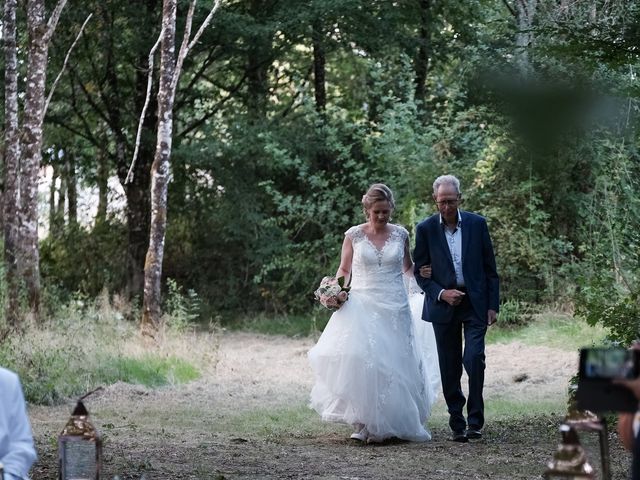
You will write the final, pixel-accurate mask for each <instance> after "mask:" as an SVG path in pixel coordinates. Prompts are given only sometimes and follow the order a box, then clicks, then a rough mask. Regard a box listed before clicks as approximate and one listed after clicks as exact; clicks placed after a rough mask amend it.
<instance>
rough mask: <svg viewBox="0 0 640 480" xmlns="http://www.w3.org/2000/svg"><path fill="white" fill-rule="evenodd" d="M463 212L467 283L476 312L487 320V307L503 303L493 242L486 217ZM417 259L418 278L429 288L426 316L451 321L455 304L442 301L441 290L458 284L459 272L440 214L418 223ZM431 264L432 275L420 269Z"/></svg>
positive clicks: (425, 317)
mask: <svg viewBox="0 0 640 480" xmlns="http://www.w3.org/2000/svg"><path fill="white" fill-rule="evenodd" d="M459 212H460V216H461V229H462V274H463V275H464V282H465V287H466V289H467V295H468V296H469V299H470V300H471V305H472V306H473V309H474V312H475V313H476V316H477V317H478V318H479V319H480V321H482V322H485V323H486V321H487V310H490V309H491V310H495V311H496V312H497V311H498V308H499V303H500V300H499V299H500V293H499V284H500V283H499V278H498V272H497V270H496V260H495V256H494V253H493V244H492V243H491V237H490V236H489V228H488V227H487V222H486V220H485V219H484V217H482V216H480V215H477V214H475V213H471V212H465V211H462V210H459ZM413 261H414V263H415V268H414V275H415V277H416V281H417V282H418V285H420V287H421V288H422V290H423V291H424V292H425V301H424V307H423V310H422V319H423V320H427V321H429V322H433V323H446V322H448V321H449V320H450V319H451V318H452V316H453V307H452V306H450V305H449V304H448V303H447V302H444V301H438V294H439V293H440V291H441V290H442V289H449V288H456V274H455V270H454V267H453V260H452V259H451V253H450V251H449V246H448V244H447V239H446V237H445V233H444V225H442V224H441V223H440V214H435V215H432V216H430V217H429V218H427V219H426V220H424V221H422V222H421V223H419V224H418V226H417V227H416V247H415V250H414V252H413ZM427 264H430V265H431V268H432V273H431V278H430V279H429V278H423V277H421V276H420V272H419V270H418V269H419V267H421V266H422V265H427Z"/></svg>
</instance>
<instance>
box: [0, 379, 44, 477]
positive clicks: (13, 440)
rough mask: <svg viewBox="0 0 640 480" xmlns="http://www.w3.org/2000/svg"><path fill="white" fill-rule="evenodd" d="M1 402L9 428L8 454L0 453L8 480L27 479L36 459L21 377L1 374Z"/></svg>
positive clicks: (5, 452)
mask: <svg viewBox="0 0 640 480" xmlns="http://www.w3.org/2000/svg"><path fill="white" fill-rule="evenodd" d="M0 374H1V375H0V383H2V384H3V385H2V389H1V390H0V392H1V393H0V400H1V403H2V406H3V410H4V412H6V413H5V415H6V418H5V421H6V425H7V426H8V430H9V431H8V434H9V435H8V438H9V442H8V450H7V451H2V452H0V462H1V463H2V464H3V465H4V471H5V477H6V478H12V476H13V477H15V478H18V479H26V478H28V475H29V469H30V468H31V465H33V462H35V460H36V458H37V455H36V450H35V448H34V445H33V436H32V434H31V424H30V423H29V417H28V416H27V409H26V403H25V401H24V394H23V393H22V386H21V385H20V380H19V379H18V376H17V375H15V374H14V373H13V372H9V371H7V370H5V371H4V372H0Z"/></svg>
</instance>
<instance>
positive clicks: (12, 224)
mask: <svg viewBox="0 0 640 480" xmlns="http://www.w3.org/2000/svg"><path fill="white" fill-rule="evenodd" d="M16 3H17V2H16V0H5V2H4V18H3V39H4V61H5V67H4V112H5V113H4V114H5V118H4V202H3V203H4V204H3V210H4V212H3V216H4V225H3V229H4V232H3V234H4V260H5V270H6V282H7V303H6V307H5V308H6V311H5V317H6V319H7V323H8V324H9V325H10V326H12V327H16V326H17V324H18V311H19V298H20V297H19V282H18V254H17V248H18V222H19V215H18V210H19V205H20V203H19V198H18V192H19V183H18V178H19V177H18V169H19V165H20V125H19V119H18V45H17V42H16V7H17V5H16Z"/></svg>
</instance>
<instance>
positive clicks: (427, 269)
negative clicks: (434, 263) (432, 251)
mask: <svg viewBox="0 0 640 480" xmlns="http://www.w3.org/2000/svg"><path fill="white" fill-rule="evenodd" d="M419 270H420V276H421V277H422V278H431V265H422V266H421V267H420V269H419Z"/></svg>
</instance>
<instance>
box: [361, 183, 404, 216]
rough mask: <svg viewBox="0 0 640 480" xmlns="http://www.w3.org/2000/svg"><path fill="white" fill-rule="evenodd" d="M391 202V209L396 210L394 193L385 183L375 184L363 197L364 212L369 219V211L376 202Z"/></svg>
mask: <svg viewBox="0 0 640 480" xmlns="http://www.w3.org/2000/svg"><path fill="white" fill-rule="evenodd" d="M385 200H386V201H387V202H389V205H390V206H391V209H392V210H393V209H394V208H396V202H395V200H394V199H393V192H392V191H391V189H390V188H389V187H387V186H386V185H385V184H384V183H374V184H373V185H371V186H370V187H369V190H367V193H365V194H364V195H363V196H362V210H363V211H364V216H365V217H367V218H369V209H370V208H371V207H372V206H373V204H374V203H376V202H381V201H382V202H384V201H385Z"/></svg>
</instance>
